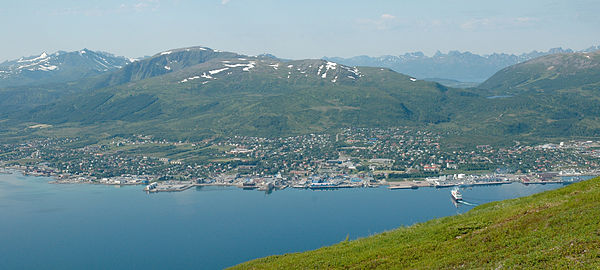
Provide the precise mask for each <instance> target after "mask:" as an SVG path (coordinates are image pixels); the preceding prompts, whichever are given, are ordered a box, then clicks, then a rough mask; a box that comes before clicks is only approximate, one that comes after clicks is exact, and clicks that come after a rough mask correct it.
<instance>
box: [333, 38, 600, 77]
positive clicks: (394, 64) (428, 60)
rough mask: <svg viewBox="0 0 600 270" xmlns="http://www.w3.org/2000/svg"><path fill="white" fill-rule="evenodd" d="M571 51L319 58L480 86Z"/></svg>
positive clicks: (411, 53) (560, 49)
mask: <svg viewBox="0 0 600 270" xmlns="http://www.w3.org/2000/svg"><path fill="white" fill-rule="evenodd" d="M597 50H600V46H591V47H589V48H587V49H584V50H581V51H579V52H592V51H597ZM571 52H575V51H574V50H572V49H563V48H560V47H559V48H553V49H550V50H548V51H545V52H544V51H542V52H539V51H532V52H529V53H522V54H518V55H517V54H506V53H493V54H487V55H479V54H474V53H471V52H468V51H465V52H460V51H449V52H448V53H442V52H440V51H437V52H436V53H435V54H434V55H432V56H426V55H425V54H424V53H423V52H409V53H405V54H403V55H398V56H394V55H383V56H378V57H371V56H367V55H361V56H355V57H350V58H342V57H323V58H322V59H325V60H329V61H334V62H338V63H341V64H345V65H351V66H377V67H387V68H391V69H393V70H395V71H397V72H399V73H405V74H410V75H412V76H415V78H418V79H425V78H439V79H444V80H456V81H459V82H466V83H469V82H471V83H473V82H475V83H476V82H479V83H481V82H483V81H485V80H486V79H488V78H489V77H491V76H492V75H493V74H494V73H496V72H497V71H499V70H501V69H503V68H505V67H508V66H511V65H514V64H518V63H521V62H524V61H527V60H531V59H534V58H537V57H540V56H544V55H549V54H557V53H571Z"/></svg>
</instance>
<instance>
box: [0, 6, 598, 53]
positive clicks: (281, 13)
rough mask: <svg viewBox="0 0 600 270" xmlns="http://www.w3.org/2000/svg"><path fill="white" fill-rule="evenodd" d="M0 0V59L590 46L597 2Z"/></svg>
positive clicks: (511, 50) (479, 50)
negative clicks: (175, 51) (76, 53)
mask: <svg viewBox="0 0 600 270" xmlns="http://www.w3.org/2000/svg"><path fill="white" fill-rule="evenodd" d="M2 2H3V3H2V5H0V24H2V27H1V28H0V36H1V37H2V42H1V43H0V61H4V60H8V59H14V58H18V57H20V56H27V55H34V54H39V53H41V52H42V51H47V52H54V51H57V50H66V51H73V50H78V49H82V48H88V49H92V50H102V51H108V52H112V53H115V54H117V55H123V56H128V57H139V56H143V55H152V54H154V53H157V52H160V51H164V50H167V49H172V48H180V47H186V46H194V45H204V46H208V47H211V48H215V49H220V50H227V51H234V52H238V53H244V54H250V55H255V54H260V53H265V52H268V53H272V54H274V55H276V56H279V57H284V58H292V59H301V58H320V57H322V56H342V57H348V56H355V55H371V56H378V55H385V54H391V55H398V54H403V53H405V52H413V51H423V52H425V53H426V54H429V55H431V54H433V53H435V52H436V51H437V50H440V51H442V52H447V51H449V50H459V51H471V52H474V53H480V54H487V53H492V52H505V53H522V52H529V51H532V50H547V49H549V48H553V47H565V48H566V47H569V48H573V49H584V48H587V47H589V46H591V45H600V16H599V15H598V14H599V13H600V1H598V0H560V1H559V0H554V1H553V0H544V1H542V0H518V1H517V0H502V1H486V0H452V1H450V0H438V1H434V0H430V1H427V0H421V1H401V0H396V1H385V0H381V1H377V0H372V1H336V0H329V1H328V0H320V1H317V0H302V1H283V0H206V1H189V0H101V1H100V0H89V1H75V0H54V1H46V0H44V1H28V0H22V1H9V0H3V1H2Z"/></svg>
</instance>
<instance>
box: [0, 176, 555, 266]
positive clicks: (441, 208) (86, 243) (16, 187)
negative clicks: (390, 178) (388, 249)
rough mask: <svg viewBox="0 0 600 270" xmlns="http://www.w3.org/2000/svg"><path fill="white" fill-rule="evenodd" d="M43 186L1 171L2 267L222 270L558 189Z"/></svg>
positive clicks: (41, 182)
mask: <svg viewBox="0 0 600 270" xmlns="http://www.w3.org/2000/svg"><path fill="white" fill-rule="evenodd" d="M49 180H50V179H49V178H44V177H28V176H22V175H18V174H12V175H2V174H0V269H192V268H193V269H220V268H224V267H227V266H232V265H235V264H238V263H241V262H244V261H247V260H250V259H254V258H258V257H263V256H268V255H273V254H282V253H287V252H297V251H304V250H309V249H315V248H319V247H321V246H325V245H330V244H334V243H337V242H340V241H342V240H344V239H345V238H346V236H349V237H350V239H355V238H358V237H365V236H368V235H371V234H374V233H378V232H382V231H385V230H390V229H393V228H396V227H398V226H402V225H411V224H414V223H416V222H423V221H426V220H429V219H433V218H437V217H442V216H448V215H455V214H458V213H464V212H466V211H468V210H470V209H471V208H473V207H474V205H476V204H481V203H485V202H490V201H495V200H503V199H509V198H515V197H520V196H526V195H530V194H533V193H537V192H541V191H545V190H550V189H554V188H558V187H561V186H562V185H560V184H546V185H528V186H526V185H522V184H518V183H513V184H507V185H501V186H480V187H473V188H467V189H463V191H462V193H463V197H464V199H465V201H466V204H460V205H458V207H456V206H455V205H454V204H453V202H452V200H451V198H450V189H448V188H442V189H436V188H420V189H417V190H393V191H392V190H388V189H386V188H368V189H340V190H330V191H311V190H297V189H286V190H282V191H276V192H273V193H271V194H265V193H263V192H259V191H245V190H240V189H237V188H225V187H203V188H197V189H191V190H187V191H184V192H178V193H159V194H146V193H144V192H142V187H140V186H127V187H120V188H118V187H114V186H103V185H84V184H81V185H56V184H49V183H48V181H49Z"/></svg>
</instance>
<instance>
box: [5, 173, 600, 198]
mask: <svg viewBox="0 0 600 270" xmlns="http://www.w3.org/2000/svg"><path fill="white" fill-rule="evenodd" d="M0 174H8V175H12V174H19V175H22V176H33V177H47V178H50V179H52V180H51V181H48V184H62V185H65V184H91V185H105V186H145V188H144V189H143V191H144V192H147V193H160V192H182V191H185V190H188V189H191V188H193V187H210V186H215V187H237V188H239V189H243V190H254V191H264V192H267V193H270V192H272V191H276V190H283V189H286V188H294V189H307V190H337V189H346V188H377V187H387V188H388V189H389V190H402V189H418V188H450V187H475V186H491V185H504V184H511V183H521V184H524V185H545V184H570V183H574V182H579V181H583V180H587V179H590V178H593V177H596V176H598V175H600V174H599V173H597V172H588V173H583V174H568V175H559V176H557V177H555V178H554V179H548V180H541V179H531V178H529V177H527V176H525V175H523V176H520V177H516V178H512V179H510V180H505V181H470V182H466V181H456V182H446V183H439V182H436V181H432V180H431V179H426V180H414V181H398V182H395V181H391V182H388V181H380V182H376V183H368V184H365V183H363V182H360V183H349V184H343V183H341V184H337V185H330V186H329V185H327V186H312V185H311V184H307V183H305V184H302V185H294V184H282V185H273V184H272V183H268V184H260V185H255V184H253V185H245V184H243V183H239V182H211V183H206V182H194V181H191V180H188V181H177V180H166V181H154V182H152V184H154V185H155V186H154V188H148V187H149V186H150V185H148V184H147V183H146V182H141V181H140V182H131V183H130V182H124V183H121V182H110V181H108V182H99V181H94V180H92V179H89V178H87V177H83V176H76V177H73V176H64V175H63V176H59V175H43V174H42V175H39V174H31V173H28V172H27V171H25V170H22V169H16V168H0ZM121 177H122V178H127V177H129V178H131V179H134V178H135V176H121ZM563 178H572V179H570V180H566V179H563ZM211 181H214V180H211Z"/></svg>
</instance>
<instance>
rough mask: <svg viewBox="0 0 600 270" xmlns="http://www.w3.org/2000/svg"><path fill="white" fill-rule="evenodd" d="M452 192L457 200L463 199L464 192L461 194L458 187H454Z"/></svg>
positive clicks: (453, 197)
mask: <svg viewBox="0 0 600 270" xmlns="http://www.w3.org/2000/svg"><path fill="white" fill-rule="evenodd" d="M450 194H451V195H452V199H454V200H456V201H460V200H462V194H460V191H459V190H458V188H454V189H452V191H450Z"/></svg>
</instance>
